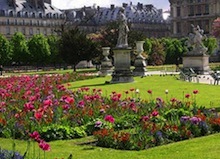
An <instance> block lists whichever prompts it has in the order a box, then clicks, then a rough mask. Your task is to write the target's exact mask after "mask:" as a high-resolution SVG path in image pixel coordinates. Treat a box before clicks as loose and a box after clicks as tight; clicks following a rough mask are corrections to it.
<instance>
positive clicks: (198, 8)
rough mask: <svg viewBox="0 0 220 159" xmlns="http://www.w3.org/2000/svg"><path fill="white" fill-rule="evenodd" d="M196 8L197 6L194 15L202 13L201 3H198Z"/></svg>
mask: <svg viewBox="0 0 220 159" xmlns="http://www.w3.org/2000/svg"><path fill="white" fill-rule="evenodd" d="M196 8H197V12H196V15H202V7H201V5H198V6H197V7H196Z"/></svg>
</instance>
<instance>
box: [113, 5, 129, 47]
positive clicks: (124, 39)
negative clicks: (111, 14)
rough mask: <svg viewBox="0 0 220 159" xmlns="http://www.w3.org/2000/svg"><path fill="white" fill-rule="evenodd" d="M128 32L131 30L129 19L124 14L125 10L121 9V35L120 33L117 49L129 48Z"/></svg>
mask: <svg viewBox="0 0 220 159" xmlns="http://www.w3.org/2000/svg"><path fill="white" fill-rule="evenodd" d="M128 32H129V28H128V25H127V18H126V16H125V14H124V8H120V10H119V33H118V41H117V45H116V47H117V48H126V47H128Z"/></svg>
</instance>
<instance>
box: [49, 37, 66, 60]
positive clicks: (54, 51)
mask: <svg viewBox="0 0 220 159" xmlns="http://www.w3.org/2000/svg"><path fill="white" fill-rule="evenodd" d="M47 42H48V44H49V46H50V57H49V59H50V63H52V64H56V63H62V62H63V61H62V58H61V56H60V54H59V38H58V37H57V36H54V35H50V36H48V37H47Z"/></svg>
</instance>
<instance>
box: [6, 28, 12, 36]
mask: <svg viewBox="0 0 220 159" xmlns="http://www.w3.org/2000/svg"><path fill="white" fill-rule="evenodd" d="M10 33H11V32H10V27H6V34H7V35H10Z"/></svg>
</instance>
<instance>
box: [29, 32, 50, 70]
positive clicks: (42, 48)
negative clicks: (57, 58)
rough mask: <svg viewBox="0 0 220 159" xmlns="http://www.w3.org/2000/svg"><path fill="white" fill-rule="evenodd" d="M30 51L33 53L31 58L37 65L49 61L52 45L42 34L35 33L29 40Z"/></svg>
mask: <svg viewBox="0 0 220 159" xmlns="http://www.w3.org/2000/svg"><path fill="white" fill-rule="evenodd" d="M28 47H29V51H30V53H31V59H32V61H33V62H34V63H36V65H37V67H38V66H39V64H43V65H44V64H45V63H46V62H48V61H49V56H50V46H49V44H48V42H47V39H46V38H45V36H44V35H42V34H36V35H34V36H33V37H32V38H31V39H30V40H29V41H28Z"/></svg>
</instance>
